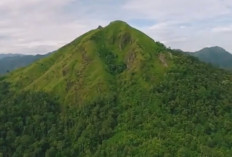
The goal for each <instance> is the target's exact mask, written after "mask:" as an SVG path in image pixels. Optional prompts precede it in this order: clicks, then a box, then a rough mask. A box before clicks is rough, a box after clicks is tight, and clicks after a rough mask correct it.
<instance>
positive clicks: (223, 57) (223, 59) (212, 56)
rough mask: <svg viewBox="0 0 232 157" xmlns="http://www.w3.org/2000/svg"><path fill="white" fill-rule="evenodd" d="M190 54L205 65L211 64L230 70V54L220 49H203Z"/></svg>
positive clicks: (231, 57)
mask: <svg viewBox="0 0 232 157" xmlns="http://www.w3.org/2000/svg"><path fill="white" fill-rule="evenodd" d="M191 54H192V55H193V56H196V57H198V58H199V59H200V60H201V61H204V62H206V63H211V64H213V65H216V66H218V67H221V68H224V69H232V54H230V53H229V52H227V51H226V50H224V49H223V48H221V47H218V46H215V47H209V48H204V49H202V50H199V51H197V52H195V53H191Z"/></svg>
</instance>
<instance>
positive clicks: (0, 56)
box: [0, 54, 20, 59]
mask: <svg viewBox="0 0 232 157" xmlns="http://www.w3.org/2000/svg"><path fill="white" fill-rule="evenodd" d="M14 56H20V54H0V59H2V58H6V57H14Z"/></svg>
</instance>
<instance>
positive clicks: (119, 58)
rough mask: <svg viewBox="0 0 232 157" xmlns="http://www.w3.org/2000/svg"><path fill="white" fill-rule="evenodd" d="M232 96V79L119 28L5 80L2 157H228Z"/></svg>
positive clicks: (0, 107) (0, 83) (0, 113)
mask: <svg viewBox="0 0 232 157" xmlns="http://www.w3.org/2000/svg"><path fill="white" fill-rule="evenodd" d="M90 46H91V47H90ZM68 61H69V62H68ZM58 67H60V68H58ZM34 78H36V80H35V79H34ZM32 80H34V81H32ZM45 84H46V85H45ZM231 95H232V75H231V73H229V72H226V71H224V70H220V69H217V68H215V67H212V66H211V65H207V64H205V63H202V62H200V61H199V60H198V59H196V58H195V57H191V56H188V55H185V54H182V53H180V52H177V51H173V50H170V49H167V48H165V46H164V45H163V44H161V43H159V42H154V41H153V40H151V39H150V38H149V37H147V36H146V35H144V34H143V33H141V32H139V31H138V30H135V29H133V28H131V27H130V26H128V25H127V24H125V23H124V22H121V21H116V22H113V23H111V24H110V25H109V26H107V27H105V28H100V29H97V30H94V31H91V32H89V33H87V34H85V35H83V36H81V37H80V38H78V39H76V40H75V41H73V42H72V43H70V44H69V45H67V46H66V47H64V48H61V49H60V50H58V51H57V52H56V53H54V54H52V55H51V56H50V57H48V58H45V59H43V60H41V61H38V62H36V63H34V64H32V65H31V66H29V67H26V68H24V69H20V70H17V71H15V72H12V73H10V74H8V75H7V76H4V77H1V79H0V156H4V157H8V156H10V157H11V156H14V157H18V156H25V157H26V156H28V157H31V156H36V157H41V156H46V157H53V156H54V157H56V156H57V157H63V156H96V157H102V156H107V157H108V156H112V157H113V156H138V157H141V156H145V157H147V156H148V157H149V156H170V157H172V156H186V157H190V156H193V157H194V156H213V157H214V156H215V157H220V156H222V157H224V156H228V157H230V156H231V154H232V130H231V128H232V121H231V120H232V97H231Z"/></svg>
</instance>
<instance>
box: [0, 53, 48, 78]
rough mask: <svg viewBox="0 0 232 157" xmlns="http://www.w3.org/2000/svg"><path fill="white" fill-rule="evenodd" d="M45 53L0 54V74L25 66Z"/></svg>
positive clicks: (42, 56)
mask: <svg viewBox="0 0 232 157" xmlns="http://www.w3.org/2000/svg"><path fill="white" fill-rule="evenodd" d="M47 56H48V54H46V55H22V54H0V74H5V73H7V72H10V71H12V70H15V69H18V68H21V67H24V66H27V65H29V64H31V63H33V62H35V61H36V60H38V59H41V58H44V57H47Z"/></svg>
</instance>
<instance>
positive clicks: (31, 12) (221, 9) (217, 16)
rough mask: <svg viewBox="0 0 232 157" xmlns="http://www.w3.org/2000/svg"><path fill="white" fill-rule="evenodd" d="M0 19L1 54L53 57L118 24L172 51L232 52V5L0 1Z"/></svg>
mask: <svg viewBox="0 0 232 157" xmlns="http://www.w3.org/2000/svg"><path fill="white" fill-rule="evenodd" d="M0 13H1V17H0V53H25V54H37V53H47V52H50V51H54V50H56V49H57V48H59V47H61V46H63V45H65V44H67V43H69V42H70V41H72V40H73V39H75V38H76V37H78V36H80V35H81V34H83V33H85V32H86V31H89V30H90V29H94V28H97V26H98V25H102V26H105V25H107V24H108V23H109V22H110V21H114V20H123V21H126V22H127V23H128V24H130V25H132V26H133V27H135V28H137V29H140V30H142V31H143V32H145V33H146V34H148V35H149V36H151V37H152V38H153V39H154V40H156V41H160V42H162V43H164V44H165V45H166V46H168V47H171V48H173V49H182V50H184V51H196V50H199V49H201V48H203V47H209V46H221V47H223V48H225V49H226V50H228V51H229V52H232V45H231V43H230V41H231V36H232V3H231V0H204V1H201V0H195V1H190V0H172V1H168V0H155V1H154V0H147V1H146V2H144V1H140V0H118V1H114V0H99V1H97V2H96V1H90V0H85V1H81V0H50V1H46V0H20V1H19V0H1V1H0Z"/></svg>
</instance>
